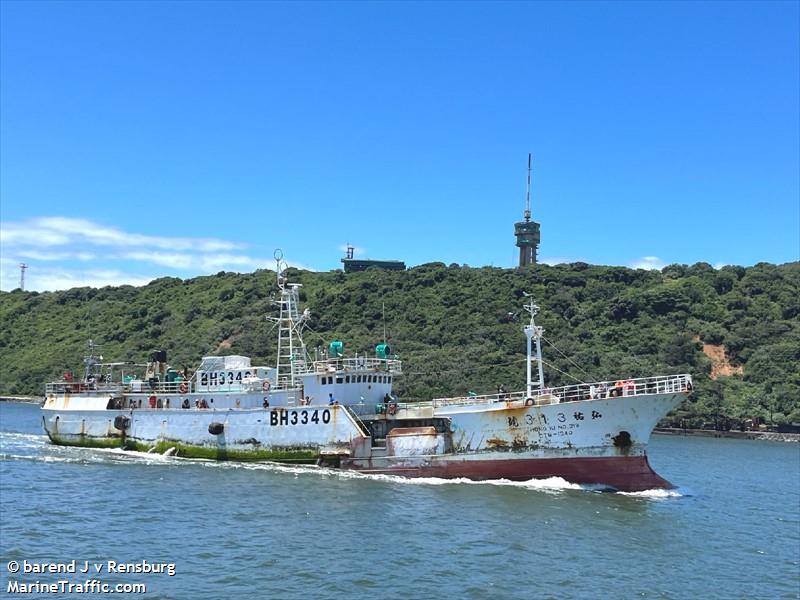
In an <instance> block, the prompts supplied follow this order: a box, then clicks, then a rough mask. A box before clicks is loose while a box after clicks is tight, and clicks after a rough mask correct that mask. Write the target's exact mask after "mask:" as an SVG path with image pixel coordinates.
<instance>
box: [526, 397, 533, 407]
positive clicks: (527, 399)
mask: <svg viewBox="0 0 800 600" xmlns="http://www.w3.org/2000/svg"><path fill="white" fill-rule="evenodd" d="M525 406H533V398H525Z"/></svg>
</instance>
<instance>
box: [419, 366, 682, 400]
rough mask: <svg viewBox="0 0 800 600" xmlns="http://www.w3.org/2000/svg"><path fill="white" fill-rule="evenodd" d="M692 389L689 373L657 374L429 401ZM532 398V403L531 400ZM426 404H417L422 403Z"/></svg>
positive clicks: (595, 395) (617, 394) (556, 397)
mask: <svg viewBox="0 0 800 600" xmlns="http://www.w3.org/2000/svg"><path fill="white" fill-rule="evenodd" d="M692 388H693V384H692V376H691V375H688V374H681V375H666V376H657V377H640V378H637V379H620V380H614V381H599V382H595V383H578V384H573V385H565V386H561V387H554V388H543V389H539V388H538V387H537V388H535V389H534V390H533V393H532V394H531V395H528V393H527V392H524V391H523V392H502V391H499V392H497V393H495V394H484V395H480V396H477V395H476V396H472V395H470V396H461V397H457V398H435V399H434V400H432V401H431V404H432V406H433V407H434V408H437V407H440V406H459V405H460V406H464V405H474V404H492V403H495V402H514V401H518V400H521V401H523V403H525V404H536V405H540V404H556V403H561V402H577V401H579V400H601V399H610V398H617V397H623V396H643V395H649V394H673V393H680V392H689V391H691V390H692ZM531 401H532V402H531ZM424 404H427V403H419V404H417V406H421V405H424Z"/></svg>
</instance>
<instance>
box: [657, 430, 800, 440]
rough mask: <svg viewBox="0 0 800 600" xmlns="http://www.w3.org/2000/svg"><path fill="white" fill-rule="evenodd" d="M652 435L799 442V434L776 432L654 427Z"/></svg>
mask: <svg viewBox="0 0 800 600" xmlns="http://www.w3.org/2000/svg"><path fill="white" fill-rule="evenodd" d="M653 434H658V435H679V436H685V437H690V436H691V437H714V438H729V439H734V440H762V441H767V442H794V443H798V442H800V433H780V432H778V431H716V430H714V429H681V428H679V427H656V428H655V429H654V430H653Z"/></svg>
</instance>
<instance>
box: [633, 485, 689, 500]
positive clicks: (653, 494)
mask: <svg viewBox="0 0 800 600" xmlns="http://www.w3.org/2000/svg"><path fill="white" fill-rule="evenodd" d="M617 493H618V494H620V495H621V496H632V497H634V498H650V499H652V500H663V499H665V498H683V497H685V496H688V495H691V494H685V493H682V492H681V491H680V489H677V490H675V489H672V490H665V489H662V488H656V489H652V490H642V491H641V492H617Z"/></svg>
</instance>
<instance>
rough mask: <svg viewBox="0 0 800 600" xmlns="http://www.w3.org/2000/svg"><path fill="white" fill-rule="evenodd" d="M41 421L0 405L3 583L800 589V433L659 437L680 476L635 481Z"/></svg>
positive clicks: (279, 595) (603, 592) (565, 594)
mask: <svg viewBox="0 0 800 600" xmlns="http://www.w3.org/2000/svg"><path fill="white" fill-rule="evenodd" d="M40 423H41V417H40V415H39V412H38V406H36V405H32V404H18V403H0V563H2V564H0V581H1V584H2V589H0V599H2V598H15V597H42V598H54V597H63V598H72V597H81V596H83V597H100V594H99V593H97V589H98V588H96V587H90V586H98V585H101V584H104V585H109V586H116V585H120V586H130V585H131V584H144V585H145V586H146V592H143V591H135V592H130V593H125V590H129V589H131V588H130V587H123V588H120V590H121V591H120V592H119V593H118V594H115V595H117V596H118V597H124V598H176V599H177V598H180V599H183V598H187V599H189V598H191V599H195V598H201V599H202V598H207V599H214V600H216V599H219V598H267V599H271V598H275V599H293V598H298V599H299V598H302V599H306V598H337V599H339V598H368V599H371V600H373V599H375V600H377V599H384V598H398V599H403V600H408V599H414V598H425V599H428V598H431V599H438V598H476V599H480V598H487V599H489V598H491V599H504V598H521V599H527V598H558V599H563V598H590V599H595V598H659V599H662V598H663V599H677V598H720V599H725V600H729V599H737V598H741V599H754V598H768V599H774V598H787V599H788V598H792V599H797V598H800V446H799V445H798V444H791V443H778V442H762V441H747V440H726V439H711V438H673V437H661V436H655V437H654V438H653V440H652V443H651V446H650V461H651V464H652V465H653V467H654V468H655V469H656V471H657V472H658V473H659V474H661V475H663V476H664V477H666V478H667V479H669V480H670V481H672V482H673V483H675V484H677V485H678V486H679V487H678V489H677V490H675V491H670V492H665V491H652V492H643V493H636V494H623V493H609V492H598V491H594V490H591V489H584V488H581V487H580V486H576V485H571V484H568V483H566V482H564V481H561V480H558V479H550V480H546V481H531V482H527V483H510V482H504V481H496V482H488V483H486V482H485V483H471V482H466V481H457V482H450V481H444V480H436V479H428V480H422V481H419V480H418V481H410V480H403V479H400V478H395V477H385V476H378V477H371V476H363V475H354V474H347V473H340V472H336V471H332V470H327V469H319V468H316V467H285V466H278V465H269V464H241V463H216V462H210V461H201V460H186V459H179V458H170V457H161V456H153V455H148V454H140V453H134V454H131V453H124V452H122V451H112V450H92V449H80V448H61V447H56V446H52V445H50V444H49V442H48V441H47V439H46V437H45V436H44V435H43V433H42V431H41V426H40ZM71 561H75V565H76V573H74V574H73V573H30V572H29V573H24V568H25V565H27V567H28V569H29V570H30V569H32V568H33V567H32V565H33V564H39V563H48V564H50V563H52V564H60V565H67V566H68V565H70V564H71ZM9 563H13V564H11V565H10V564H9ZM87 563H88V565H89V572H88V573H81V572H80V570H81V569H82V568H85V566H86V565H87ZM120 563H121V564H123V565H128V564H130V565H131V566H130V567H121V568H123V569H126V568H130V569H131V570H132V571H133V572H130V573H121V572H118V571H119V568H120V567H119V566H118V565H119V564H120ZM162 563H163V564H166V565H172V566H173V567H172V568H173V569H174V574H172V575H171V574H170V573H169V572H156V573H154V572H148V570H150V571H152V570H153V569H154V568H156V569H157V568H160V567H154V566H153V565H160V564H162ZM95 564H96V565H98V566H95ZM10 567H11V568H17V567H18V568H19V572H17V573H10V572H9V568H10ZM64 568H67V567H64ZM98 569H99V570H98ZM137 569H138V571H137ZM168 569H169V567H165V570H167V571H168ZM109 570H112V571H115V572H111V573H109V572H108V571H109ZM60 581H63V582H65V583H63V584H59V583H58V582H60ZM88 581H96V582H97V583H87V582H88ZM13 582H17V583H16V584H14V583H13ZM35 582H39V583H38V584H36V583H35ZM23 583H24V584H33V585H34V586H36V585H39V586H40V587H39V591H35V592H33V593H22V592H20V591H19V590H21V589H22V588H20V587H19V584H23ZM69 583H72V584H73V586H75V587H73V591H72V592H70V591H69V588H68V585H69ZM44 584H56V585H57V586H61V588H59V591H57V592H56V593H49V594H48V593H45V591H42V589H41V586H42V585H44ZM15 585H16V586H17V587H16V588H14V586H15ZM80 585H83V586H85V587H84V588H78V587H77V586H80ZM9 586H11V588H9ZM9 589H11V591H9ZM15 589H16V590H17V591H14V590H15ZM78 589H84V590H89V591H84V592H78V591H76V590H78ZM110 589H113V588H110Z"/></svg>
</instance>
